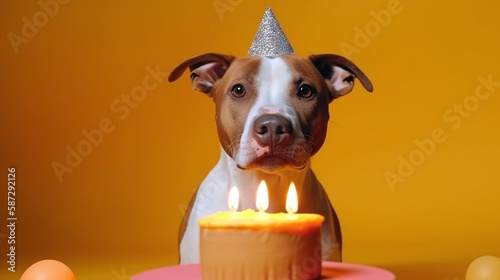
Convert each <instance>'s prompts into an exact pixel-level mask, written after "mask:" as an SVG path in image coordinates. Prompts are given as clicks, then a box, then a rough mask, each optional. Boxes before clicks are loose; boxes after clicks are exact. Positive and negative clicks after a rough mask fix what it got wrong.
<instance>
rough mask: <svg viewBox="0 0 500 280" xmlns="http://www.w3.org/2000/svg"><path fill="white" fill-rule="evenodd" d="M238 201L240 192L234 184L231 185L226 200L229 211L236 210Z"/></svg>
mask: <svg viewBox="0 0 500 280" xmlns="http://www.w3.org/2000/svg"><path fill="white" fill-rule="evenodd" d="M239 203H240V194H239V192H238V188H237V187H236V186H233V187H232V188H231V190H230V191H229V199H228V202H227V205H228V206H229V210H231V211H236V210H238V206H239Z"/></svg>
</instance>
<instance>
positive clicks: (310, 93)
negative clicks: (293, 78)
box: [297, 85, 315, 99]
mask: <svg viewBox="0 0 500 280" xmlns="http://www.w3.org/2000/svg"><path fill="white" fill-rule="evenodd" d="M314 94H315V91H314V89H313V88H312V87H311V86H310V85H301V86H300V87H299V91H298V92H297V96H298V97H300V98H304V99H311V98H313V97H314Z"/></svg>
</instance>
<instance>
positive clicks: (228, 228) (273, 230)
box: [199, 210, 324, 280]
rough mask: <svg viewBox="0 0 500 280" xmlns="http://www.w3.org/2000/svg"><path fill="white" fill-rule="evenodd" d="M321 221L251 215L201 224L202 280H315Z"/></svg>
mask: <svg viewBox="0 0 500 280" xmlns="http://www.w3.org/2000/svg"><path fill="white" fill-rule="evenodd" d="M323 220H324V218H323V216H321V215H317V214H288V213H273V214H270V213H265V212H256V211H253V210H244V211H241V212H220V213H217V214H214V215H211V216H208V217H205V218H202V219H200V221H199V225H200V267H201V276H202V279H203V280H255V279H268V280H272V279H275V280H278V279H279V280H292V279H294V280H298V279H300V280H312V279H319V278H320V277H321V224H322V223H323Z"/></svg>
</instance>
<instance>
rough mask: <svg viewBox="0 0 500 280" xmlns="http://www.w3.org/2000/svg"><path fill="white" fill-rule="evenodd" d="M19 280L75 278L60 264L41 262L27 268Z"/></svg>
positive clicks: (48, 261) (69, 279)
mask: <svg viewBox="0 0 500 280" xmlns="http://www.w3.org/2000/svg"><path fill="white" fill-rule="evenodd" d="M20 280H76V277H75V275H74V274H73V271H71V269H70V268H69V267H68V266H66V265H65V264H63V263H62V262H60V261H56V260H42V261H39V262H36V263H34V264H32V265H31V266H30V267H28V269H26V271H25V272H24V273H23V275H21V279H20Z"/></svg>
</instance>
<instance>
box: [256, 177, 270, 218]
mask: <svg viewBox="0 0 500 280" xmlns="http://www.w3.org/2000/svg"><path fill="white" fill-rule="evenodd" d="M255 204H256V206H257V210H259V212H263V211H266V210H267V208H268V207H269V195H268V194H267V185H266V182H265V181H264V180H262V181H260V184H259V187H258V188H257V199H256V203H255Z"/></svg>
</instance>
